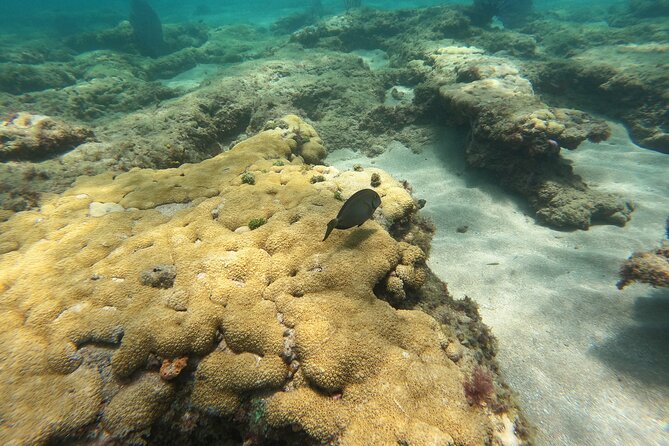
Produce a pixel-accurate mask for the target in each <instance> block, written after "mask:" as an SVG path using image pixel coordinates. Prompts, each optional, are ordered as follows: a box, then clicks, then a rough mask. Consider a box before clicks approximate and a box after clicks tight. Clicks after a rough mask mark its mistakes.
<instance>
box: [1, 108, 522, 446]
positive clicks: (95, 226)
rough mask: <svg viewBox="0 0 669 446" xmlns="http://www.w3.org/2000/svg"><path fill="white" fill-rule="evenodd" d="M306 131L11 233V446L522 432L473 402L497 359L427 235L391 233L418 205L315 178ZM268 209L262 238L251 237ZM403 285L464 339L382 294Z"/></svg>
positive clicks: (251, 142) (391, 190) (5, 300)
mask: <svg viewBox="0 0 669 446" xmlns="http://www.w3.org/2000/svg"><path fill="white" fill-rule="evenodd" d="M305 128H309V127H308V125H307V124H306V123H304V122H302V121H300V120H299V119H298V118H297V117H294V116H291V117H287V118H286V119H285V120H284V121H282V123H281V124H280V125H278V126H276V127H274V128H268V129H266V130H265V131H263V132H261V133H259V134H257V135H255V136H253V137H250V138H249V139H247V140H245V141H242V142H240V143H239V144H237V145H236V146H235V147H234V148H232V149H231V150H230V151H227V152H225V153H222V154H220V155H218V156H216V157H214V158H211V159H209V160H206V161H203V162H201V163H199V164H186V165H183V166H180V167H179V168H173V169H167V170H150V169H133V170H132V171H130V172H127V173H122V174H113V173H104V174H101V175H97V176H93V177H80V178H79V179H78V180H77V182H76V184H75V185H74V186H73V187H72V188H71V189H69V190H67V191H65V192H64V193H63V194H61V195H52V196H50V197H49V198H48V199H45V200H44V202H43V203H42V204H41V206H40V208H39V209H35V210H31V211H25V212H19V213H16V214H14V215H13V216H12V217H11V218H10V219H9V220H8V221H6V222H3V223H0V253H2V254H0V315H1V317H2V320H3V323H4V324H5V329H4V330H3V331H2V332H1V333H0V341H1V342H0V369H1V370H2V371H3V374H2V380H0V392H2V393H3V394H5V395H11V398H3V399H0V413H2V417H3V429H2V430H0V442H2V443H9V444H12V443H14V444H47V443H53V442H58V441H63V439H65V438H67V441H75V442H76V441H78V440H83V439H86V441H97V442H106V443H108V444H109V443H121V444H129V443H133V442H141V441H145V439H147V438H151V437H152V436H153V435H154V434H155V436H156V438H158V439H160V438H163V437H161V435H162V436H165V438H168V437H172V438H185V439H186V440H185V441H184V444H196V442H197V441H198V440H197V439H202V438H208V441H205V443H207V444H213V443H218V444H220V442H221V441H223V440H226V439H227V440H231V439H234V438H235V437H227V438H226V437H224V436H225V435H230V434H231V433H232V434H236V435H238V437H237V440H238V443H241V441H242V437H243V438H255V439H256V440H258V441H261V440H262V439H272V438H274V439H276V440H279V439H284V441H285V439H287V438H291V437H293V438H294V437H296V436H297V438H300V439H301V441H300V442H301V443H305V442H320V443H325V444H328V443H329V444H341V445H346V444H350V445H362V444H391V443H392V444H396V443H397V442H399V443H402V444H462V445H476V444H487V443H492V442H493V441H496V440H495V438H496V435H497V434H495V432H501V431H502V430H503V428H504V426H505V425H510V426H511V430H512V431H513V429H514V428H513V426H514V424H515V425H516V426H517V430H518V431H522V428H521V427H522V420H521V419H520V418H519V417H518V414H517V410H516V409H515V408H513V406H512V405H511V404H510V403H509V408H508V410H507V411H506V412H504V413H503V414H501V413H499V414H498V413H494V412H493V411H491V410H489V408H486V407H483V406H471V405H470V404H469V403H468V402H467V398H466V395H465V390H464V389H463V382H465V377H466V376H469V375H470V374H471V371H472V370H473V369H474V367H475V366H476V365H477V364H479V363H481V362H482V361H486V363H487V364H488V363H490V362H491V361H492V362H494V361H493V359H492V358H493V356H494V349H493V346H492V344H491V340H490V339H491V338H490V337H487V338H486V337H485V336H484V335H483V334H484V333H486V329H485V327H483V326H482V324H481V323H480V321H478V319H477V318H476V316H475V314H476V311H475V309H472V307H471V305H468V304H467V303H460V304H458V303H457V302H456V301H453V300H452V298H450V296H448V294H447V292H446V290H445V288H444V287H443V284H441V285H439V283H438V281H437V282H434V279H433V278H430V276H429V275H427V273H426V272H425V266H424V261H425V254H424V251H423V250H422V249H421V248H420V247H418V246H416V245H412V244H410V243H408V242H407V241H408V240H411V239H417V238H418V237H415V233H413V232H411V231H404V232H403V234H404V235H403V240H401V241H398V240H396V239H394V238H393V237H391V235H390V234H389V232H388V229H391V230H392V228H393V227H397V225H398V224H400V222H406V221H410V220H411V218H412V215H413V214H414V213H415V212H416V209H417V207H416V204H415V202H414V200H413V198H412V197H411V196H410V194H409V193H408V192H407V190H406V189H405V188H404V187H403V185H402V184H400V183H399V182H397V181H396V180H394V179H393V178H392V177H390V176H389V175H387V174H386V173H385V172H383V171H381V170H379V169H368V170H365V171H362V172H355V171H351V172H338V171H337V170H336V169H333V168H330V167H326V166H313V167H310V166H308V165H306V164H304V163H303V162H302V160H301V157H300V156H299V153H300V144H301V136H300V135H301V134H302V131H303V130H304V129H305ZM312 136H313V137H312V138H311V141H313V140H314V139H315V137H317V134H314V135H312ZM276 160H282V161H284V163H283V165H275V161H276ZM243 172H253V173H254V175H255V179H256V183H255V185H249V184H244V183H242V181H241V174H242V173H243ZM372 173H376V174H377V175H379V177H380V178H381V184H380V186H379V187H378V188H377V191H378V193H379V195H380V196H381V197H382V205H381V207H380V209H379V210H378V211H377V213H378V215H377V216H376V218H375V220H374V221H371V222H369V223H367V224H366V226H365V227H364V228H358V229H354V230H351V231H346V232H344V231H341V232H337V233H334V234H332V236H331V237H330V238H329V239H328V240H327V242H321V237H322V232H323V228H324V227H325V225H326V223H327V220H328V219H329V218H330V216H331V215H332V214H333V213H335V212H336V210H337V209H338V208H339V207H340V206H341V202H339V201H337V200H336V199H335V198H334V196H333V192H335V191H338V190H340V191H341V193H342V194H343V195H345V196H350V195H351V194H352V193H353V192H355V191H356V190H359V189H361V188H364V187H366V186H367V185H368V184H369V181H370V177H371V174H372ZM315 174H319V175H323V176H324V177H325V181H323V182H318V183H311V182H310V178H311V177H312V176H313V175H315ZM100 203H102V204H105V206H104V210H103V211H101V210H100V209H99V208H100V206H99V204H100ZM94 207H95V208H96V209H98V210H96V211H95V212H92V211H91V210H92V209H93V208H94ZM259 210H260V211H261V212H262V213H264V215H263V216H262V218H264V219H265V220H266V223H265V224H264V225H262V226H261V227H258V228H257V229H255V230H253V231H237V230H238V229H239V228H241V227H243V226H244V225H246V224H247V222H249V221H250V220H251V219H252V218H258V217H259V216H258V212H259ZM156 266H158V268H156ZM156 269H158V271H156ZM142 272H145V274H142ZM163 273H166V274H163ZM390 275H394V277H396V278H398V280H399V281H394V285H393V286H394V287H395V288H396V289H397V290H396V291H398V290H399V288H402V289H403V291H404V293H405V294H406V295H407V300H412V299H414V298H415V297H416V293H419V292H421V291H420V290H421V289H423V287H427V288H429V290H432V291H433V292H434V293H433V298H434V299H435V302H436V301H438V302H440V304H439V308H440V309H441V310H440V311H441V314H445V315H448V318H450V319H451V320H458V321H464V320H465V319H466V320H467V321H468V322H467V324H466V325H463V326H459V325H458V324H452V323H451V324H449V323H447V320H446V319H447V318H446V317H444V318H443V319H442V322H441V323H440V322H437V320H435V319H434V318H432V317H431V316H429V315H428V314H426V313H425V312H423V311H420V310H410V309H402V310H399V309H396V308H393V307H392V306H391V305H389V304H388V303H387V302H385V301H383V300H380V299H378V298H377V296H376V295H375V294H374V292H375V291H378V292H379V295H381V296H383V295H389V294H390V293H389V291H387V290H386V287H385V286H384V285H383V283H384V279H385V278H386V277H389V276H390ZM165 277H167V278H168V279H169V282H170V283H166V282H165V281H164V280H163V279H164V278H165ZM165 285H169V286H165ZM427 291H428V290H427V289H426V290H424V292H427ZM421 300H422V299H421ZM466 314H468V315H469V316H466ZM486 339H487V340H486ZM186 357H187V358H188V359H187V363H186V360H185V359H184V358H186ZM174 358H177V359H176V360H175V359H174ZM186 364H187V366H186ZM487 367H489V368H490V365H489V364H488V365H487ZM167 378H172V379H170V380H169V381H168V380H167ZM496 389H497V387H496ZM499 389H502V386H500V387H499ZM496 391H497V390H496ZM498 396H499V398H501V399H503V400H504V401H508V395H507V396H504V395H503V394H502V393H499V392H498ZM509 420H510V421H509ZM154 426H160V429H153V427H154ZM213 426H218V427H213ZM199 429H202V430H199ZM205 431H206V433H205ZM165 432H168V433H169V434H167V433H165ZM217 435H219V436H218V437H217ZM212 436H213V437H212ZM156 441H158V442H160V440H156ZM514 441H515V442H516V443H515V444H520V443H519V442H521V440H520V439H518V438H517V437H516V436H514ZM521 443H522V442H521ZM279 444H283V443H281V442H279Z"/></svg>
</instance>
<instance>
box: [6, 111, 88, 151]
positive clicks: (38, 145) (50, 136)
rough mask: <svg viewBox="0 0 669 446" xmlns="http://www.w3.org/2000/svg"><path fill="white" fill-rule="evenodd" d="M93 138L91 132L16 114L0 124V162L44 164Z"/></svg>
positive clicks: (37, 117)
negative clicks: (16, 161) (43, 162)
mask: <svg viewBox="0 0 669 446" xmlns="http://www.w3.org/2000/svg"><path fill="white" fill-rule="evenodd" d="M93 137H94V135H93V131H92V130H89V129H87V128H85V127H79V126H77V127H75V126H71V125H69V124H66V123H65V122H63V121H59V120H57V119H54V118H51V117H49V116H42V115H32V114H30V113H25V112H22V113H18V114H16V115H13V116H11V117H9V118H7V119H6V120H4V121H2V122H0V161H7V160H44V159H46V158H49V157H52V156H54V155H58V154H61V153H63V152H66V151H68V150H72V149H73V148H74V147H75V146H78V145H79V144H82V143H84V142H85V141H88V140H90V139H92V138H93Z"/></svg>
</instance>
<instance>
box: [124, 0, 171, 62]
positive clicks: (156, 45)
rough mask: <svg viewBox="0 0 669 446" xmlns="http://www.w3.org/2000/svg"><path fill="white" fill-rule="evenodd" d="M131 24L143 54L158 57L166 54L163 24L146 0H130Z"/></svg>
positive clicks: (138, 46)
mask: <svg viewBox="0 0 669 446" xmlns="http://www.w3.org/2000/svg"><path fill="white" fill-rule="evenodd" d="M130 24H131V25H132V31H133V35H134V37H135V44H136V45H137V49H138V50H139V53H140V54H141V55H142V56H149V57H154V58H155V57H158V56H161V55H163V54H165V52H166V51H165V41H164V40H163V25H162V24H161V23H160V18H159V17H158V14H156V11H154V10H153V8H152V7H151V5H149V3H148V2H146V1H145V0H131V1H130Z"/></svg>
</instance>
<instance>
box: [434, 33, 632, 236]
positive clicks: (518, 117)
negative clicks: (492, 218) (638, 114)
mask: <svg viewBox="0 0 669 446" xmlns="http://www.w3.org/2000/svg"><path fill="white" fill-rule="evenodd" d="M432 60H433V65H434V67H435V68H434V72H433V75H432V76H433V82H434V83H435V84H437V85H441V86H440V87H439V96H440V98H441V100H442V101H443V104H444V106H445V107H446V108H447V109H448V110H449V112H450V113H451V114H452V115H453V116H455V117H456V119H458V120H459V121H460V122H461V123H463V124H467V125H469V126H470V128H471V138H470V141H469V143H468V145H467V147H466V159H467V162H468V164H469V165H471V166H474V167H479V168H483V169H486V170H488V171H491V172H493V173H494V174H495V175H497V176H499V178H500V181H501V183H502V184H503V185H505V186H507V187H510V188H511V189H513V190H515V191H517V192H519V193H521V194H523V195H524V196H526V197H527V198H528V199H529V201H530V203H531V204H532V206H533V207H534V209H535V211H536V215H537V217H538V218H539V219H540V220H541V221H543V222H545V223H546V224H548V225H550V226H554V227H558V228H579V229H587V228H588V227H590V226H591V225H593V224H615V225H620V226H623V225H624V224H625V223H626V222H627V221H628V220H629V218H630V214H631V213H632V211H633V209H634V206H633V204H632V203H630V202H628V201H626V200H625V199H624V198H622V197H619V196H616V195H613V194H606V193H602V192H598V191H596V190H592V189H590V188H589V187H588V185H587V183H586V182H584V181H583V180H582V179H581V178H580V177H579V176H578V175H576V174H574V172H573V170H572V168H571V166H570V165H568V164H567V163H566V162H565V161H564V160H562V159H561V157H560V150H561V149H562V148H565V149H569V150H573V149H576V148H577V147H578V145H579V144H580V143H581V142H583V141H585V140H586V139H587V140H590V141H593V142H599V141H602V140H605V139H607V138H608V137H609V129H608V126H607V125H606V123H605V122H603V121H601V120H598V119H595V118H593V117H591V116H589V115H587V114H586V113H584V112H581V111H578V110H571V109H563V108H551V107H549V106H547V105H546V104H544V103H543V102H542V101H541V100H540V99H539V97H537V96H536V95H535V94H534V92H533V89H532V85H531V84H530V82H529V81H528V80H527V79H526V78H524V77H523V76H521V74H520V70H519V68H518V67H516V66H515V65H514V64H512V63H511V62H509V61H508V60H506V59H501V58H498V57H493V56H488V55H485V54H484V52H483V51H482V50H480V49H478V48H474V47H465V46H450V47H443V48H439V49H437V50H436V51H434V53H433V54H432Z"/></svg>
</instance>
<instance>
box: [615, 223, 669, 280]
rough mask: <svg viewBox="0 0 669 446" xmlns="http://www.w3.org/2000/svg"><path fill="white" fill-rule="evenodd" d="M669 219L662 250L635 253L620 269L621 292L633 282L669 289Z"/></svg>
mask: <svg viewBox="0 0 669 446" xmlns="http://www.w3.org/2000/svg"><path fill="white" fill-rule="evenodd" d="M667 239H669V218H667V221H666V226H665V240H663V241H662V246H661V247H660V248H657V249H654V250H651V251H646V252H635V253H634V254H632V255H631V256H630V258H629V259H627V261H626V262H625V263H623V265H622V266H621V267H620V280H619V281H618V283H617V284H616V286H617V287H618V289H619V290H622V289H623V288H625V287H626V286H627V285H629V284H631V283H633V282H640V283H647V284H649V285H652V286H653V287H669V242H668V241H667Z"/></svg>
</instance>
